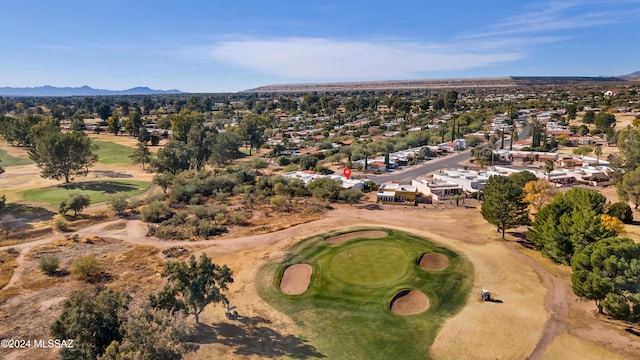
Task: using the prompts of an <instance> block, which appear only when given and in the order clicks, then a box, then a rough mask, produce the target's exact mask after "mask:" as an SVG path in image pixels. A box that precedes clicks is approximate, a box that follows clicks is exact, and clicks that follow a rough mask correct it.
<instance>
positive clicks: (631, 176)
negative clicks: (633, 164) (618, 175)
mask: <svg viewBox="0 0 640 360" xmlns="http://www.w3.org/2000/svg"><path fill="white" fill-rule="evenodd" d="M616 190H617V191H618V196H619V197H620V199H622V200H624V201H631V202H632V203H633V204H634V205H635V209H636V210H637V209H638V205H639V204H640V167H638V168H636V169H635V170H630V171H627V172H626V173H625V174H624V175H623V176H622V181H620V182H618V183H617V184H616Z"/></svg>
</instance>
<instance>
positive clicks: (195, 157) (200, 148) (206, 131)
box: [187, 123, 217, 170]
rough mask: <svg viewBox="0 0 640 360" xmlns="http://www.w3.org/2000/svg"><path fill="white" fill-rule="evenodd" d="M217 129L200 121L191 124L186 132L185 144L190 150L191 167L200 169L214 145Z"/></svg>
mask: <svg viewBox="0 0 640 360" xmlns="http://www.w3.org/2000/svg"><path fill="white" fill-rule="evenodd" d="M216 134H217V131H216V130H215V129H213V128H210V127H205V126H204V125H202V124H200V123H196V124H194V125H193V126H191V129H189V132H188V133H187V146H188V147H189V150H190V152H191V168H193V169H196V170H200V169H202V168H203V167H204V166H205V164H206V163H207V161H209V158H210V157H211V153H212V150H213V147H214V143H215V138H216Z"/></svg>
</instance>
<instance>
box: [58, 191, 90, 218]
mask: <svg viewBox="0 0 640 360" xmlns="http://www.w3.org/2000/svg"><path fill="white" fill-rule="evenodd" d="M89 205H91V199H90V198H89V196H88V195H84V194H80V193H73V194H71V195H69V196H68V197H67V198H66V199H64V200H62V201H61V202H60V206H59V207H58V212H59V213H60V214H63V215H64V214H66V213H67V212H68V211H69V210H73V216H77V215H78V213H80V212H82V210H84V209H86V208H88V207H89Z"/></svg>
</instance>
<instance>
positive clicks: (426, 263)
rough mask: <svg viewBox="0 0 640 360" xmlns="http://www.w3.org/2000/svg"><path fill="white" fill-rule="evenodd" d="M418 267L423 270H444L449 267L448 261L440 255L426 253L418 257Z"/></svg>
mask: <svg viewBox="0 0 640 360" xmlns="http://www.w3.org/2000/svg"><path fill="white" fill-rule="evenodd" d="M419 265H420V267H421V268H423V269H425V270H444V269H446V268H447V266H449V259H447V257H446V256H444V255H442V254H435V253H428V254H424V255H422V256H421V257H420V262H419Z"/></svg>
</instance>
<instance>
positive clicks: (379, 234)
mask: <svg viewBox="0 0 640 360" xmlns="http://www.w3.org/2000/svg"><path fill="white" fill-rule="evenodd" d="M386 236H387V233H386V231H382V230H368V231H356V232H351V233H347V234H343V235H338V236H334V237H330V238H329V239H327V242H328V243H331V244H339V243H342V242H345V241H347V240H351V239H359V238H368V239H378V238H383V237H386Z"/></svg>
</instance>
